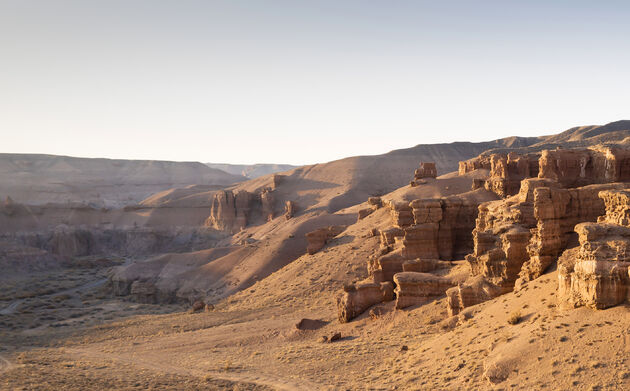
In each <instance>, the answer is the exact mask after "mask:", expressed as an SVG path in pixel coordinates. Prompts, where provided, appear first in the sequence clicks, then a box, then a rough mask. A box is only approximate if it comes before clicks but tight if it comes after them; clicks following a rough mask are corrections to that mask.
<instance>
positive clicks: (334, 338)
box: [329, 333, 341, 342]
mask: <svg viewBox="0 0 630 391" xmlns="http://www.w3.org/2000/svg"><path fill="white" fill-rule="evenodd" d="M340 339H341V333H335V334H333V335H332V337H330V340H329V342H335V341H339V340H340Z"/></svg>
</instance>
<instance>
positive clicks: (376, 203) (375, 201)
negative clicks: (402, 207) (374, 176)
mask: <svg viewBox="0 0 630 391" xmlns="http://www.w3.org/2000/svg"><path fill="white" fill-rule="evenodd" d="M367 203H368V205H370V206H372V207H374V208H376V209H378V208H380V207H381V206H383V200H382V199H381V197H370V198H368V200H367Z"/></svg>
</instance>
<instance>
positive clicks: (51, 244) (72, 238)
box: [45, 225, 96, 257]
mask: <svg viewBox="0 0 630 391" xmlns="http://www.w3.org/2000/svg"><path fill="white" fill-rule="evenodd" d="M95 246H96V243H95V239H94V235H92V232H90V231H89V230H86V229H80V228H74V227H68V226H65V225H61V226H58V227H56V228H55V229H54V231H53V233H52V237H51V238H50V240H49V241H48V243H47V245H46V246H45V247H46V248H48V249H50V252H52V253H53V254H57V255H61V256H64V257H76V256H83V255H89V254H91V253H92V251H93V248H94V247H95Z"/></svg>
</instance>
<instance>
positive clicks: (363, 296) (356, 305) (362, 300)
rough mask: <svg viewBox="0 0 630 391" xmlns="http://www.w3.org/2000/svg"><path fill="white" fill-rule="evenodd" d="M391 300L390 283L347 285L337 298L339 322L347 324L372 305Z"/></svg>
mask: <svg viewBox="0 0 630 391" xmlns="http://www.w3.org/2000/svg"><path fill="white" fill-rule="evenodd" d="M393 299H394V286H393V285H392V283H391V282H383V283H373V282H363V283H357V284H351V285H347V286H345V287H344V292H343V293H342V294H341V296H339V297H338V298H337V316H338V318H339V322H341V323H346V322H349V321H351V320H352V319H354V318H356V317H357V316H359V315H360V314H362V313H363V312H364V311H365V310H367V309H368V308H370V307H371V306H373V305H374V304H378V303H382V302H384V301H391V300H393Z"/></svg>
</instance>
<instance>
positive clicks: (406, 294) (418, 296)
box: [394, 272, 454, 308]
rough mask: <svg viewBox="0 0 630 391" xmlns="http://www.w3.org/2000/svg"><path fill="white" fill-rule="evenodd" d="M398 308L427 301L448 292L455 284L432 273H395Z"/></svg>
mask: <svg viewBox="0 0 630 391" xmlns="http://www.w3.org/2000/svg"><path fill="white" fill-rule="evenodd" d="M394 284H395V285H396V289H395V290H394V293H395V294H396V308H405V307H409V306H412V305H417V304H422V303H426V302H427V301H430V300H433V299H435V298H436V297H439V296H442V295H444V294H445V293H446V290H447V289H448V288H451V287H452V286H453V285H454V284H453V282H452V281H451V280H450V279H449V278H447V277H442V276H436V275H434V274H430V273H420V272H402V273H397V274H396V275H394Z"/></svg>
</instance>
